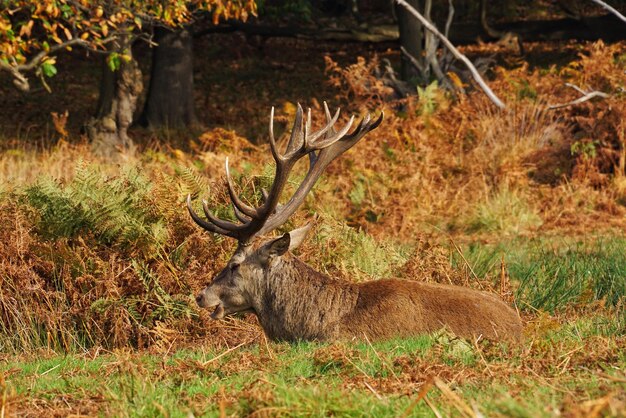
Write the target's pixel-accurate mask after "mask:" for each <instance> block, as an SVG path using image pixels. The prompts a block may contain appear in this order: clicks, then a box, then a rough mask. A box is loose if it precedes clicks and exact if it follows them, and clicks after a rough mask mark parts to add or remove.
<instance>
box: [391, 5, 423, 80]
mask: <svg viewBox="0 0 626 418" xmlns="http://www.w3.org/2000/svg"><path fill="white" fill-rule="evenodd" d="M407 3H409V4H410V5H411V6H413V7H414V8H415V9H416V10H421V8H420V1H419V0H407ZM395 8H396V16H397V18H398V29H399V31H400V45H401V46H402V47H404V49H405V50H406V51H407V52H408V53H409V54H410V55H411V56H413V57H415V58H416V59H417V60H418V61H419V60H420V59H421V56H422V44H423V36H424V34H423V30H422V25H421V24H420V22H419V21H418V20H417V19H415V18H414V17H413V16H412V15H411V14H410V13H409V12H408V11H407V10H406V9H405V8H404V7H402V6H400V5H398V4H396V5H395ZM400 75H401V77H402V79H403V80H404V81H412V80H413V79H415V78H417V77H419V76H420V74H419V71H418V70H417V69H416V68H415V66H414V65H413V64H412V63H411V61H410V60H409V59H408V58H407V57H405V56H404V54H402V68H401V71H400Z"/></svg>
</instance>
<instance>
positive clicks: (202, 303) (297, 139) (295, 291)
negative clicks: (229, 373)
mask: <svg viewBox="0 0 626 418" xmlns="http://www.w3.org/2000/svg"><path fill="white" fill-rule="evenodd" d="M324 111H325V114H326V124H325V125H324V126H323V127H322V128H321V129H319V130H317V131H312V129H311V110H310V109H309V110H308V112H307V116H306V117H304V116H303V109H302V107H301V106H300V105H299V104H298V106H297V110H296V114H295V118H294V122H293V128H292V129H291V134H290V136H289V140H288V141H287V144H286V147H279V146H278V145H277V142H276V139H275V138H274V108H272V110H271V113H270V124H269V147H270V151H271V154H272V157H273V159H274V163H275V174H274V179H273V182H272V184H271V187H270V190H269V192H268V191H266V190H261V195H262V199H260V202H261V203H260V204H259V205H258V207H253V206H251V205H250V204H248V203H246V202H244V200H243V199H242V198H240V196H239V195H238V193H237V192H236V190H235V186H234V182H233V179H232V177H231V175H230V170H229V163H228V158H226V163H225V171H226V185H225V187H226V188H227V191H228V195H229V198H230V201H231V205H232V209H233V212H234V217H236V219H237V220H236V221H230V220H225V219H221V218H218V217H217V216H215V215H214V213H213V212H212V211H211V209H210V208H209V207H208V204H207V202H206V200H203V201H202V209H203V212H204V214H205V218H202V217H201V216H199V215H198V214H197V213H196V212H195V211H194V209H193V207H192V198H191V195H188V196H187V209H188V211H189V214H190V215H191V218H192V219H193V221H194V222H195V223H196V224H197V225H198V226H200V227H201V228H203V229H204V230H206V231H208V232H211V233H214V234H219V235H222V236H226V237H230V238H234V239H235V240H236V241H237V247H236V250H235V252H234V254H233V255H232V257H231V258H230V260H229V261H228V262H227V264H226V266H225V267H224V269H223V270H221V271H220V272H219V273H218V274H217V275H216V276H215V277H214V278H213V280H212V281H211V282H210V283H209V284H208V285H207V286H206V287H205V288H204V289H202V291H200V293H199V294H198V295H197V297H196V302H197V304H198V306H199V307H200V308H205V309H208V310H210V311H212V313H210V317H211V318H212V319H214V320H221V319H223V318H225V317H227V316H232V315H235V314H238V313H244V312H248V313H253V314H255V315H256V316H257V318H258V321H259V324H260V325H261V327H262V328H263V331H264V332H265V335H266V336H267V337H268V338H269V339H270V340H273V341H289V342H296V341H338V340H352V339H356V340H364V339H367V340H368V341H369V340H384V339H391V338H402V337H411V336H417V335H421V334H428V333H433V332H436V331H438V330H440V329H442V328H446V329H448V330H449V331H451V332H452V333H454V334H455V335H457V336H459V337H462V338H468V339H475V340H476V339H480V338H486V339H490V340H496V341H510V342H513V343H517V342H519V341H521V334H522V324H521V321H520V317H519V315H518V314H517V311H516V310H514V309H512V308H511V307H509V306H508V305H507V304H505V303H504V302H503V301H502V300H501V299H499V298H498V297H497V296H495V295H494V294H490V293H487V292H483V291H478V290H473V289H470V288H466V287H462V286H453V285H444V284H434V283H427V282H423V281H413V280H400V279H381V280H374V281H365V282H359V283H353V282H350V281H347V280H345V279H339V278H332V277H329V276H328V275H325V274H323V273H321V272H319V271H316V270H315V269H313V268H312V267H310V266H309V265H307V264H305V263H304V262H303V261H301V260H299V259H298V258H297V257H296V256H294V255H293V254H292V252H293V251H294V250H295V249H296V248H298V246H299V245H300V244H302V242H303V241H304V239H305V237H306V235H307V233H308V232H309V230H310V229H311V227H312V225H313V223H314V222H310V223H309V224H307V225H305V226H303V227H300V228H297V229H294V230H292V231H290V232H286V233H284V234H282V235H281V236H279V237H274V238H264V235H266V234H268V233H270V232H272V231H274V230H276V229H277V228H279V227H281V226H282V225H283V224H285V223H286V222H287V220H288V219H289V218H290V217H291V216H292V215H293V213H294V212H295V211H296V210H297V209H298V208H299V207H300V206H301V205H302V203H303V202H304V200H305V197H306V196H307V194H308V193H309V192H310V190H311V189H312V187H313V186H314V184H315V183H316V182H317V180H318V179H319V177H320V175H321V174H322V173H323V171H324V169H325V168H326V167H327V166H328V165H329V164H330V163H331V162H332V161H333V160H335V159H336V158H337V157H339V156H340V155H341V154H343V153H344V152H346V151H347V150H349V149H350V148H351V147H352V146H354V145H355V144H356V143H357V142H358V141H359V140H360V139H361V138H363V137H364V136H365V135H367V134H368V133H369V132H371V131H372V130H374V129H376V128H377V127H378V126H379V125H380V124H381V123H382V121H383V113H382V112H381V113H380V116H379V117H378V118H377V119H372V117H371V116H370V115H369V114H367V115H366V116H364V117H363V118H362V119H361V120H360V122H359V123H358V125H357V126H356V128H355V129H354V130H353V132H351V133H349V131H350V129H351V127H352V125H353V124H354V119H355V118H354V116H352V117H351V118H350V119H349V121H348V122H347V123H346V124H345V125H344V126H343V127H341V128H339V129H336V128H335V125H336V124H337V120H338V118H339V113H340V110H339V109H337V111H336V112H335V113H334V115H333V116H331V113H330V111H329V109H328V106H327V105H326V103H324ZM279 148H285V150H284V151H281V150H280V149H279ZM304 157H308V160H309V166H308V171H307V172H306V175H305V176H304V179H303V180H302V182H301V183H300V184H299V185H298V186H297V188H296V190H295V192H293V194H292V196H291V197H290V198H289V200H288V201H287V202H286V203H284V204H280V203H279V200H280V198H281V194H282V192H283V189H284V188H285V185H286V183H287V181H288V178H289V175H290V172H291V170H292V168H293V167H294V165H295V164H296V162H298V161H299V160H301V159H303V158H304Z"/></svg>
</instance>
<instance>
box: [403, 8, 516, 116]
mask: <svg viewBox="0 0 626 418" xmlns="http://www.w3.org/2000/svg"><path fill="white" fill-rule="evenodd" d="M396 2H397V3H398V4H399V5H400V6H402V7H404V8H405V9H406V10H408V12H409V13H411V14H412V15H413V16H414V17H415V18H416V19H417V20H419V21H420V23H421V24H422V25H424V27H425V28H426V29H428V30H429V31H430V32H432V33H433V34H434V35H435V36H437V37H438V38H439V40H440V41H441V42H442V43H443V44H444V45H445V46H446V48H448V49H449V50H450V52H452V55H454V56H455V57H456V58H457V59H459V60H461V61H463V63H464V64H465V65H466V66H467V68H468V69H469V70H470V72H471V73H472V77H473V78H474V80H475V81H476V83H478V85H479V86H480V88H481V89H482V90H483V91H484V92H485V94H486V95H487V97H489V99H491V101H492V102H493V103H494V104H495V105H496V106H498V107H499V108H500V109H506V106H505V105H504V103H503V102H502V100H500V99H499V98H498V96H496V94H495V93H494V92H493V90H491V88H490V87H489V86H488V85H487V83H485V80H483V78H482V77H481V76H480V74H479V73H478V70H477V69H476V67H474V64H472V62H471V61H470V60H469V58H467V57H466V56H465V55H463V54H462V53H461V52H459V50H458V49H456V47H455V46H454V45H452V42H450V40H449V39H448V38H446V37H445V36H444V35H443V34H442V33H441V32H439V30H438V29H437V28H436V27H435V26H434V25H433V24H432V23H430V22H429V21H428V19H426V18H425V17H424V16H422V15H421V14H420V12H418V11H417V10H415V8H414V7H412V6H411V5H410V4H408V3H407V2H406V1H405V0H396Z"/></svg>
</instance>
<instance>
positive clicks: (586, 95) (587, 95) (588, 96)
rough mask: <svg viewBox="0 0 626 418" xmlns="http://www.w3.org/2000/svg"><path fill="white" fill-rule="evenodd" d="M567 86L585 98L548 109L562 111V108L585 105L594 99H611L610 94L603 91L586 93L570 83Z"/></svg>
mask: <svg viewBox="0 0 626 418" xmlns="http://www.w3.org/2000/svg"><path fill="white" fill-rule="evenodd" d="M565 85H566V86H567V87H571V88H573V89H574V90H576V91H577V92H579V93H580V94H583V95H584V96H582V97H579V98H578V99H576V100H572V101H571V102H567V103H562V104H556V105H552V106H548V109H550V110H554V109H561V108H564V107H568V106H575V105H577V104H581V103H584V102H586V101H587V100H591V99H593V98H594V97H601V98H603V99H608V98H609V97H611V96H610V95H609V94H606V93H603V92H601V91H596V90H594V91H585V90H583V89H581V88H580V87H578V86H575V85H573V84H570V83H565Z"/></svg>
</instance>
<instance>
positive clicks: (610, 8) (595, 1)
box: [591, 0, 626, 23]
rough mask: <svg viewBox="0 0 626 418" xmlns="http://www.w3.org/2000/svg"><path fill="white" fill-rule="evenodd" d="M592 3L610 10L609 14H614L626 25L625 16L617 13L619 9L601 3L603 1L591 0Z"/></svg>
mask: <svg viewBox="0 0 626 418" xmlns="http://www.w3.org/2000/svg"><path fill="white" fill-rule="evenodd" d="M591 1H592V2H594V3H596V4H599V5H600V6H602V7H604V8H605V9H606V10H608V11H609V12H611V13H613V14H614V15H615V16H617V18H618V19H619V20H621V21H623V22H624V23H626V16H624V15H623V14H621V13H620V12H618V11H617V9H615V8H614V7H612V6H609V5H608V4H606V3H605V2H603V1H601V0H591Z"/></svg>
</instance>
